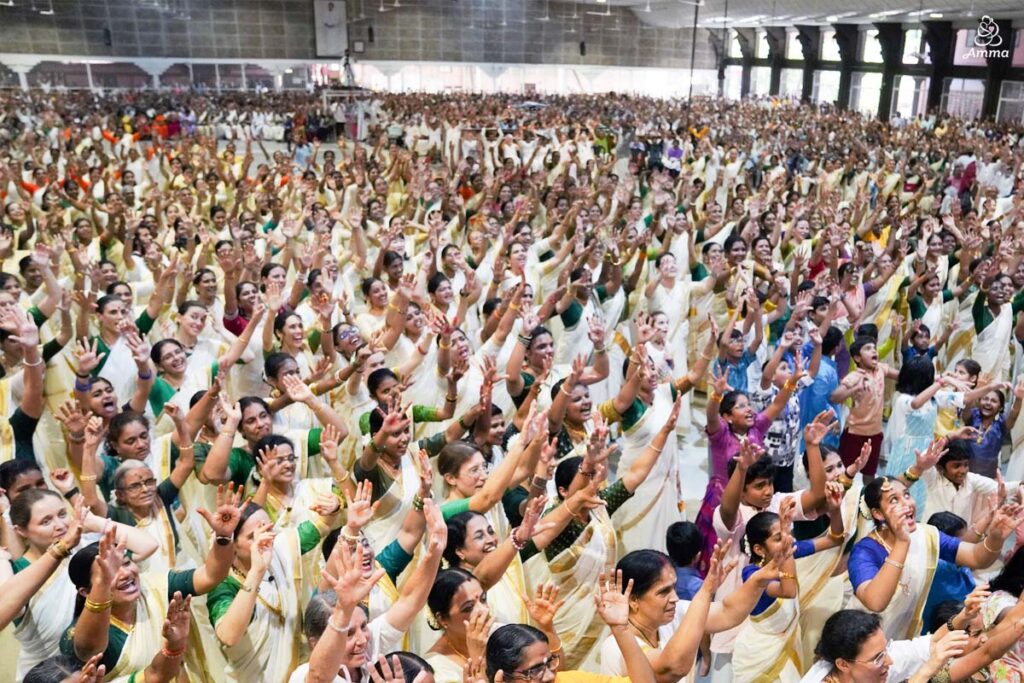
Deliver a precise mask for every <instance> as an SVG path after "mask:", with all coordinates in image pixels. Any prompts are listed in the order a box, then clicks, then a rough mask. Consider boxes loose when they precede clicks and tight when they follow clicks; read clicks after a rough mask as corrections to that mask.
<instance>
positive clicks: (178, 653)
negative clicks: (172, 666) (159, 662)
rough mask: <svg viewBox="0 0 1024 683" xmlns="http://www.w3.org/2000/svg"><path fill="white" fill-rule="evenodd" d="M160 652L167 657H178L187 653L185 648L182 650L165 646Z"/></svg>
mask: <svg viewBox="0 0 1024 683" xmlns="http://www.w3.org/2000/svg"><path fill="white" fill-rule="evenodd" d="M160 654H162V655H163V656H164V657H166V658H167V659H177V658H178V657H181V656H182V655H183V654H185V648H181V649H180V650H168V649H167V648H166V647H165V648H163V649H162V650H160Z"/></svg>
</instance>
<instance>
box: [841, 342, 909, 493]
mask: <svg viewBox="0 0 1024 683" xmlns="http://www.w3.org/2000/svg"><path fill="white" fill-rule="evenodd" d="M850 357H851V358H852V359H853V361H854V362H856V363H857V369H856V370H854V371H853V372H851V373H850V374H848V375H847V376H846V377H844V378H843V380H842V382H840V383H839V386H838V387H837V388H836V389H835V391H833V392H832V395H831V396H830V397H829V400H830V401H832V402H833V403H843V402H845V401H846V400H847V399H853V400H852V401H851V403H850V412H849V414H848V416H847V418H846V427H845V429H843V433H842V436H840V437H839V457H840V458H841V459H842V461H843V464H844V465H847V466H849V465H852V464H853V463H855V462H856V461H857V459H858V458H859V457H860V453H861V449H862V448H863V446H864V444H865V443H868V444H870V446H871V455H870V456H869V457H868V461H867V464H866V465H864V467H863V468H861V476H863V477H864V481H865V482H870V481H871V480H872V479H874V477H875V472H876V471H877V470H878V458H879V456H880V455H881V453H882V414H883V411H884V408H885V380H886V379H887V378H888V379H896V378H897V377H899V371H898V370H896V369H895V368H891V367H889V366H888V365H886V364H884V363H880V362H879V361H878V348H877V344H876V342H875V340H874V339H872V338H871V337H859V338H858V339H856V340H855V341H854V342H853V344H851V345H850Z"/></svg>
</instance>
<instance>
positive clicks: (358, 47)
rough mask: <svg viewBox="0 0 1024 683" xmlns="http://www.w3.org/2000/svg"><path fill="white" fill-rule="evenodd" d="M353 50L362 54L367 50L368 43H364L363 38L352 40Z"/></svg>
mask: <svg viewBox="0 0 1024 683" xmlns="http://www.w3.org/2000/svg"><path fill="white" fill-rule="evenodd" d="M352 52H355V53H356V54H361V53H363V52H366V43H364V42H363V41H361V40H353V41H352Z"/></svg>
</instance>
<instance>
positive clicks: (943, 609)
mask: <svg viewBox="0 0 1024 683" xmlns="http://www.w3.org/2000/svg"><path fill="white" fill-rule="evenodd" d="M963 608H964V603H962V602H960V601H959V600H943V601H942V602H940V603H939V604H937V605H935V607H934V608H933V610H932V620H931V622H930V623H929V625H928V632H929V633H935V632H936V631H938V630H939V629H940V628H942V627H943V626H945V625H946V623H947V622H948V621H949V620H950V619H952V618H953V617H955V616H956V615H958V614H960V610H962V609H963Z"/></svg>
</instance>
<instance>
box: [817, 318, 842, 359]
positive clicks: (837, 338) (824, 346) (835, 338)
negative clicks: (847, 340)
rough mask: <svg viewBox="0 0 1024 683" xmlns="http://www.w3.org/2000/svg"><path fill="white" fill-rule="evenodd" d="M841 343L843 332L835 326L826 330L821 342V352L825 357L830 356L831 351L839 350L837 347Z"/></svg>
mask: <svg viewBox="0 0 1024 683" xmlns="http://www.w3.org/2000/svg"><path fill="white" fill-rule="evenodd" d="M842 343H843V332H842V330H840V329H839V328H838V327H836V326H835V325H832V326H831V327H829V328H828V332H826V333H825V336H824V337H823V338H822V340H821V352H822V353H823V354H825V355H826V356H828V355H831V354H832V352H833V351H835V350H836V349H837V348H839V345H840V344H842Z"/></svg>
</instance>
